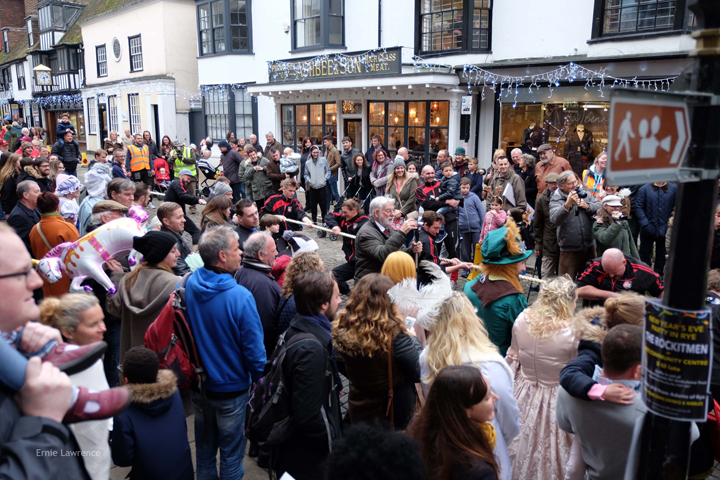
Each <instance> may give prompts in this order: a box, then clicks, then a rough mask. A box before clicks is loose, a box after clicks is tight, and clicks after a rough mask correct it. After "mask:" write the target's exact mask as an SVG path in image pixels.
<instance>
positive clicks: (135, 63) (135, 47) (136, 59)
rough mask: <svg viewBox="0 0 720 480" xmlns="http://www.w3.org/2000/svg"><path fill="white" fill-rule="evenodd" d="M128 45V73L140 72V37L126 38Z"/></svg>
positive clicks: (141, 63)
mask: <svg viewBox="0 0 720 480" xmlns="http://www.w3.org/2000/svg"><path fill="white" fill-rule="evenodd" d="M128 42H129V43H130V72H141V71H142V69H143V56H142V37H141V36H140V35H136V36H134V37H128Z"/></svg>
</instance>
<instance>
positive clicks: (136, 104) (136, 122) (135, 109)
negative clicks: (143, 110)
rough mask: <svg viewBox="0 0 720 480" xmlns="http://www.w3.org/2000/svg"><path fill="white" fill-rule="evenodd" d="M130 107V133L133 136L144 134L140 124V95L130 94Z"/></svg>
mask: <svg viewBox="0 0 720 480" xmlns="http://www.w3.org/2000/svg"><path fill="white" fill-rule="evenodd" d="M128 105H129V106H130V131H131V132H132V134H133V135H135V134H136V133H142V125H141V124H140V95H139V94H137V93H128Z"/></svg>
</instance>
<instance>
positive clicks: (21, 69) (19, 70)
mask: <svg viewBox="0 0 720 480" xmlns="http://www.w3.org/2000/svg"><path fill="white" fill-rule="evenodd" d="M15 73H16V74H17V84H18V90H25V88H26V87H25V64H23V63H16V64H15Z"/></svg>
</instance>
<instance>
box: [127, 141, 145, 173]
mask: <svg viewBox="0 0 720 480" xmlns="http://www.w3.org/2000/svg"><path fill="white" fill-rule="evenodd" d="M128 149H129V150H130V155H132V157H131V158H130V171H131V172H139V171H141V170H150V150H149V149H148V147H147V145H143V147H142V148H138V147H137V146H136V145H128Z"/></svg>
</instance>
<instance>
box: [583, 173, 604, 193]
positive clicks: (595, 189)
mask: <svg viewBox="0 0 720 480" xmlns="http://www.w3.org/2000/svg"><path fill="white" fill-rule="evenodd" d="M591 173H592V172H590V169H587V170H585V171H583V184H584V185H585V188H586V189H587V190H588V191H589V192H590V193H592V194H593V195H595V196H596V197H597V196H598V195H600V191H602V189H603V187H604V186H605V175H603V176H602V178H601V179H600V185H595V175H594V174H593V176H592V177H591V176H590V174H591Z"/></svg>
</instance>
